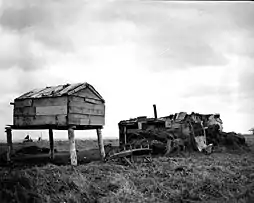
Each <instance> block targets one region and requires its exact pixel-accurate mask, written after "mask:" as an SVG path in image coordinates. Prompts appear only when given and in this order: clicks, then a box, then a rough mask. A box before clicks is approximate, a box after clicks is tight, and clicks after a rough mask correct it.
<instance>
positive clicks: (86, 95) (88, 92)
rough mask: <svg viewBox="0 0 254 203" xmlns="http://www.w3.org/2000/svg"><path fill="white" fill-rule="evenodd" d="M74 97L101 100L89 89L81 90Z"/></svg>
mask: <svg viewBox="0 0 254 203" xmlns="http://www.w3.org/2000/svg"><path fill="white" fill-rule="evenodd" d="M73 95H75V96H79V97H83V98H92V99H97V100H100V98H99V97H98V96H97V95H95V94H94V93H93V92H92V91H91V90H90V89H89V88H86V89H83V90H80V91H78V92H76V93H75V94H73Z"/></svg>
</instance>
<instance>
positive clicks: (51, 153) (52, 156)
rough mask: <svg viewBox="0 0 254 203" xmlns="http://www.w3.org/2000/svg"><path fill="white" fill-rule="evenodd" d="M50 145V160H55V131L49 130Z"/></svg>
mask: <svg viewBox="0 0 254 203" xmlns="http://www.w3.org/2000/svg"><path fill="white" fill-rule="evenodd" d="M49 145H50V152H49V153H50V155H49V157H50V159H51V160H53V159H54V158H55V154H54V136H53V130H52V129H49Z"/></svg>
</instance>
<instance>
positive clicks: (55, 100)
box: [33, 96, 67, 107]
mask: <svg viewBox="0 0 254 203" xmlns="http://www.w3.org/2000/svg"><path fill="white" fill-rule="evenodd" d="M64 105H66V106H67V96H63V97H52V98H40V99H34V100H33V106H35V107H39V106H64Z"/></svg>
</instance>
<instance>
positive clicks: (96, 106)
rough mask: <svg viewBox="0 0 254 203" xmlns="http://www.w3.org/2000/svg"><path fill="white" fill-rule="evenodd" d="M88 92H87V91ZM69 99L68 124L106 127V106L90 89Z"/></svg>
mask: <svg viewBox="0 0 254 203" xmlns="http://www.w3.org/2000/svg"><path fill="white" fill-rule="evenodd" d="M85 90H87V92H86V91H85ZM85 90H81V91H80V92H77V93H76V96H70V97H69V105H68V112H69V113H68V122H69V124H73V125H105V105H104V103H103V102H102V101H101V100H100V98H98V97H97V96H96V95H94V94H93V93H92V92H91V91H90V90H89V89H85Z"/></svg>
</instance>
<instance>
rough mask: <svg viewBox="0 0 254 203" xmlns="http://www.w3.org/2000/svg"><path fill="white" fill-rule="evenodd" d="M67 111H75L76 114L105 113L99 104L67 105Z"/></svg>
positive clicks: (102, 114)
mask: <svg viewBox="0 0 254 203" xmlns="http://www.w3.org/2000/svg"><path fill="white" fill-rule="evenodd" d="M69 113H76V114H90V115H101V116H104V115H105V110H104V106H101V105H94V106H89V105H84V107H81V106H69Z"/></svg>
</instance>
